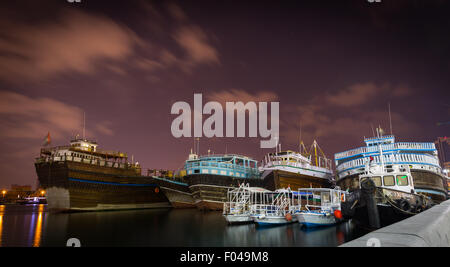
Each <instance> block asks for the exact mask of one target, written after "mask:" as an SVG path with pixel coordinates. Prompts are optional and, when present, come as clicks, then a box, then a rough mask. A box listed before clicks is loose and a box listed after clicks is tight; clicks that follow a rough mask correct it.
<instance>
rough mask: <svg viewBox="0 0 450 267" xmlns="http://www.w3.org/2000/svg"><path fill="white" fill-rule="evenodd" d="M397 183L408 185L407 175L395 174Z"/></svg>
mask: <svg viewBox="0 0 450 267" xmlns="http://www.w3.org/2000/svg"><path fill="white" fill-rule="evenodd" d="M397 185H399V186H407V185H408V175H397Z"/></svg>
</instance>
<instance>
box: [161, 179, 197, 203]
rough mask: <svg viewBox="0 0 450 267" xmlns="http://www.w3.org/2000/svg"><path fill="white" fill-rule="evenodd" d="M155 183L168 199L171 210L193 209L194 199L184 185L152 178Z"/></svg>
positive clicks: (187, 187) (178, 182)
mask: <svg viewBox="0 0 450 267" xmlns="http://www.w3.org/2000/svg"><path fill="white" fill-rule="evenodd" d="M154 178H155V181H156V183H157V184H158V185H159V187H160V188H161V190H162V191H163V192H164V195H166V197H167V199H169V202H170V204H171V205H172V207H173V208H177V209H189V208H195V207H196V206H195V199H194V198H193V196H192V193H191V191H190V190H189V186H188V184H186V183H183V182H180V181H175V180H170V179H166V178H159V177H154Z"/></svg>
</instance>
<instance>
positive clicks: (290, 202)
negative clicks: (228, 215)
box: [250, 188, 300, 225]
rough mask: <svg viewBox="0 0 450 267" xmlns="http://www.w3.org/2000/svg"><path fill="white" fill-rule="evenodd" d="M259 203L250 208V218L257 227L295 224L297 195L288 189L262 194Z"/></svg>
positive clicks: (297, 207) (298, 209)
mask: <svg viewBox="0 0 450 267" xmlns="http://www.w3.org/2000/svg"><path fill="white" fill-rule="evenodd" d="M259 200H260V203H258V204H253V205H251V207H250V212H251V217H252V218H253V221H254V222H255V223H257V224H258V225H281V224H288V223H292V222H296V221H297V218H296V217H295V216H294V214H295V213H297V212H299V211H300V206H299V202H298V197H297V193H296V192H294V191H291V190H290V188H288V189H278V190H276V191H274V192H263V193H261V196H260V199H259Z"/></svg>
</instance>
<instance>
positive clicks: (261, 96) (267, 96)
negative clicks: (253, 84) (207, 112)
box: [206, 89, 279, 104]
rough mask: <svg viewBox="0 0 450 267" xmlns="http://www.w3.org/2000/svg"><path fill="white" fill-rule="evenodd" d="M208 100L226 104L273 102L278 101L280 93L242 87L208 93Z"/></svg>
mask: <svg viewBox="0 0 450 267" xmlns="http://www.w3.org/2000/svg"><path fill="white" fill-rule="evenodd" d="M206 98H207V99H208V101H217V102H219V103H222V104H224V103H225V102H238V101H241V102H243V103H247V102H250V101H253V102H273V101H278V98H279V97H278V95H277V94H276V93H274V92H269V91H262V92H258V93H249V92H247V91H245V90H241V89H229V90H223V91H219V92H213V93H210V94H207V95H206Z"/></svg>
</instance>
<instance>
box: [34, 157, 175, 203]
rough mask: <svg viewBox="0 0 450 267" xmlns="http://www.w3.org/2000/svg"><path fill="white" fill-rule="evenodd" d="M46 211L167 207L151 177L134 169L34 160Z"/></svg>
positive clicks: (166, 200) (166, 201)
mask: <svg viewBox="0 0 450 267" xmlns="http://www.w3.org/2000/svg"><path fill="white" fill-rule="evenodd" d="M35 167H36V172H37V175H38V179H39V183H40V186H41V187H42V188H44V189H45V191H46V195H47V202H48V208H49V210H50V211H97V210H122V209H147V208H167V207H170V203H169V201H168V199H167V198H166V196H165V195H164V194H163V192H161V190H160V188H159V186H158V185H157V183H155V179H153V178H152V177H147V176H140V175H137V174H136V172H135V171H134V170H129V169H121V168H114V167H106V166H98V165H92V164H85V163H80V162H72V161H57V162H40V163H36V164H35Z"/></svg>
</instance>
